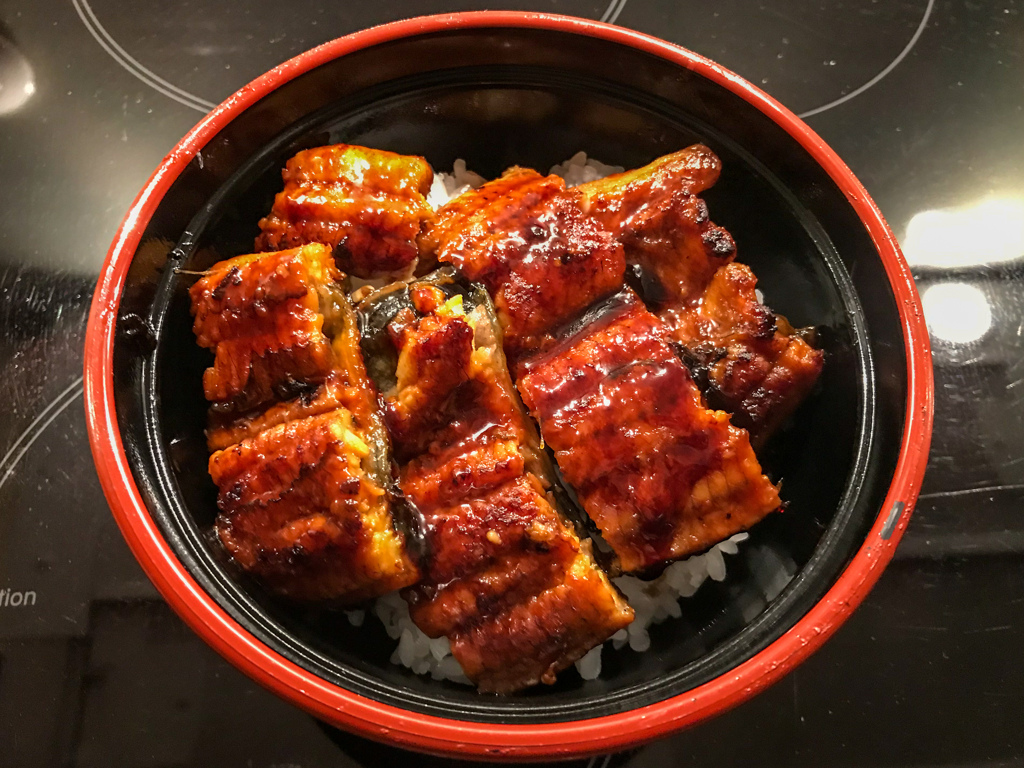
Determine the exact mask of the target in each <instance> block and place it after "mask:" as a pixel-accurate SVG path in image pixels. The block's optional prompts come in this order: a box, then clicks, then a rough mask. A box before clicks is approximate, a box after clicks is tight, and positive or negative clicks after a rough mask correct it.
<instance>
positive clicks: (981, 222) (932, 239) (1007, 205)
mask: <svg viewBox="0 0 1024 768" xmlns="http://www.w3.org/2000/svg"><path fill="white" fill-rule="evenodd" d="M903 253H904V254H905V255H906V257H907V261H908V262H909V263H910V265H911V266H928V267H972V266H979V265H982V264H997V263H1000V262H1004V261H1012V260H1013V259H1018V258H1020V257H1022V256H1024V200H1016V199H993V200H985V201H983V202H980V203H978V204H976V205H972V206H970V207H969V208H952V209H946V210H938V211H922V212H921V213H919V214H917V215H916V216H914V218H912V219H911V220H910V224H908V225H907V236H906V238H905V241H904V243H903Z"/></svg>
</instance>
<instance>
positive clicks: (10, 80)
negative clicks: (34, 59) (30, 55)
mask: <svg viewBox="0 0 1024 768" xmlns="http://www.w3.org/2000/svg"><path fill="white" fill-rule="evenodd" d="M35 92H36V81H35V75H34V74H33V72H32V67H31V65H29V63H28V59H26V58H25V57H24V56H23V55H22V53H21V51H19V50H18V49H17V48H15V47H14V43H12V42H10V41H9V40H7V39H5V38H3V37H0V115H7V114H10V113H12V112H17V111H18V110H19V109H21V108H22V107H23V106H25V103H26V102H27V101H28V100H29V99H30V98H32V94H34V93H35Z"/></svg>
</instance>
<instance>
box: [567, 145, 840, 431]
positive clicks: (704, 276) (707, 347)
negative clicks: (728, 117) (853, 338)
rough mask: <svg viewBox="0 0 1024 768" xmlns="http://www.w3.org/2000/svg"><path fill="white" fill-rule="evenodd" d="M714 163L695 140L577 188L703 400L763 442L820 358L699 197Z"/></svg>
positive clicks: (806, 385)
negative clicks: (759, 293)
mask: <svg viewBox="0 0 1024 768" xmlns="http://www.w3.org/2000/svg"><path fill="white" fill-rule="evenodd" d="M720 170H721V163H720V162H719V159H718V157H717V156H716V155H715V154H714V153H713V152H712V151H711V150H710V149H708V148H707V147H705V146H703V145H701V144H695V145H694V146H692V147H688V148H687V149H683V150H681V151H679V152H675V153H673V154H670V155H666V156H664V157H662V158H659V159H658V160H655V161H654V162H653V163H650V164H649V165H646V166H644V167H643V168H639V169H636V170H633V171H627V172H626V173H621V174H616V175H613V176H608V177H606V178H604V179H599V180H597V181H592V182H588V183H586V184H582V185H580V186H579V187H576V188H575V189H573V190H572V191H571V194H573V195H574V196H576V197H577V199H578V201H579V205H580V207H581V208H582V209H583V210H584V211H586V212H587V215H588V216H590V217H592V218H593V219H595V220H596V221H598V222H599V223H600V224H601V225H602V226H603V227H604V228H605V229H607V230H608V231H609V232H611V233H612V234H613V235H614V237H615V238H616V239H617V240H618V241H619V242H621V243H622V244H623V246H624V248H625V253H626V260H627V262H628V263H629V264H630V265H631V266H635V267H638V268H639V271H640V274H641V275H642V277H641V280H642V282H643V283H644V289H645V290H644V294H645V297H646V298H647V299H648V300H649V301H651V300H653V303H654V304H656V305H657V306H658V309H659V316H660V317H661V318H662V319H663V320H664V321H665V322H666V323H668V325H669V326H670V327H671V328H672V330H673V334H674V336H675V338H676V339H677V340H678V341H679V342H680V343H682V344H683V346H684V347H686V349H687V351H688V355H687V357H688V362H690V364H691V367H692V369H693V371H694V373H695V374H696V376H697V379H698V382H699V383H700V384H701V385H702V386H701V388H702V389H703V390H704V392H705V394H706V396H707V398H708V402H709V403H711V404H712V405H713V406H714V407H716V408H721V409H722V410H725V411H728V412H729V413H730V414H732V416H733V423H734V424H736V425H737V426H740V427H743V428H745V429H747V430H749V431H750V433H751V439H752V440H753V441H754V443H755V445H757V444H761V443H763V442H764V441H765V440H767V439H768V438H769V437H770V436H771V434H772V433H773V432H774V431H775V430H776V429H777V428H778V427H780V426H781V425H782V424H783V423H784V422H785V421H786V419H788V418H789V416H790V415H792V413H793V411H794V410H796V408H797V406H798V405H799V404H800V403H801V402H802V401H803V399H804V398H805V397H806V396H807V394H808V393H809V392H810V390H811V388H812V387H813V386H814V383H815V381H817V379H818V376H819V375H820V374H821V369H822V365H823V363H824V355H823V353H822V352H821V351H820V350H817V349H814V348H813V347H812V346H811V345H810V344H808V343H807V341H806V340H805V339H804V338H803V335H804V334H805V333H806V331H797V330H795V329H793V328H792V327H791V326H790V325H789V323H788V321H787V320H786V319H785V318H784V317H782V316H780V315H776V314H775V313H773V312H772V311H771V310H770V309H768V308H767V307H766V306H764V305H763V304H761V302H760V301H758V299H757V297H756V295H755V293H754V286H755V283H756V280H755V278H754V275H753V273H751V271H750V269H749V268H748V267H745V266H743V265H740V264H735V263H733V259H734V258H735V256H736V246H735V243H734V242H733V240H732V237H730V235H729V233H728V232H727V231H726V230H724V229H722V228H721V227H718V226H715V225H714V224H713V223H712V222H711V220H710V218H709V216H708V210H707V206H706V205H705V203H704V201H703V200H701V199H700V198H699V197H697V195H698V194H700V193H701V192H703V191H704V190H706V189H708V188H709V187H711V186H712V185H713V184H714V183H715V181H716V180H717V179H718V175H719V172H720Z"/></svg>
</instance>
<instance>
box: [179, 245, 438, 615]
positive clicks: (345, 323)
mask: <svg viewBox="0 0 1024 768" xmlns="http://www.w3.org/2000/svg"><path fill="white" fill-rule="evenodd" d="M342 277H343V276H342V274H341V273H340V272H339V271H338V269H337V267H335V265H334V263H333V259H332V258H331V253H330V250H329V249H328V248H326V247H325V246H322V245H310V246H305V247H303V248H296V249H292V250H288V251H280V252H276V253H267V254H257V255H250V256H239V257H237V258H234V259H229V260H227V261H224V262H220V263H219V264H216V265H214V266H213V267H212V268H211V269H210V270H209V271H208V272H207V274H206V276H205V277H203V278H202V279H200V280H199V281H198V282H197V283H196V284H195V285H194V286H193V287H192V289H191V298H192V311H193V314H194V316H195V326H194V330H195V333H196V338H197V339H198V341H199V343H200V345H201V346H204V347H207V348H209V349H211V350H212V351H213V352H214V359H215V362H214V365H213V367H211V368H210V369H209V370H207V372H206V375H205V376H204V389H205V391H206V395H207V398H208V399H210V400H213V401H214V405H213V407H212V409H211V410H212V411H213V413H212V414H211V428H210V429H209V430H208V443H209V445H210V449H211V450H212V451H213V455H212V456H211V457H210V463H209V470H210V476H211V477H212V478H213V481H214V483H215V484H216V485H217V487H218V489H219V496H218V506H219V508H220V514H219V515H218V517H217V521H216V530H217V534H218V536H219V538H220V540H221V542H222V543H223V545H224V547H225V549H226V550H227V551H228V552H229V553H230V554H231V556H232V558H233V559H234V560H235V562H237V563H238V564H239V565H240V566H241V567H242V568H243V569H244V570H246V571H247V572H249V573H251V574H253V575H254V576H256V577H257V578H259V579H260V580H261V581H262V582H263V583H264V584H265V585H266V586H267V587H268V588H269V589H270V590H271V591H273V592H276V593H278V594H281V595H285V596H287V597H290V598H294V599H298V600H307V601H313V600H317V601H330V602H333V603H337V604H340V605H348V604H354V603H357V602H360V601H362V600H365V599H367V598H370V597H374V596H377V595H381V594H384V593H386V592H390V591H392V590H394V589H398V588H400V587H404V586H407V585H409V584H411V583H413V582H414V581H415V580H416V579H417V578H418V570H417V568H416V566H415V565H414V564H413V563H412V561H411V560H410V558H409V556H408V554H407V553H406V549H405V543H404V537H403V536H402V534H400V533H399V532H397V531H396V530H395V527H394V522H393V520H392V517H391V512H390V506H389V504H390V502H389V494H388V484H389V461H388V456H387V435H386V433H385V431H384V426H383V422H382V420H381V417H380V415H379V414H378V413H377V410H376V403H375V399H374V398H375V395H374V391H373V387H372V384H371V383H370V382H369V380H368V379H367V377H366V372H365V370H364V368H363V362H362V356H361V352H360V349H359V337H358V329H357V327H356V323H355V315H354V312H353V310H352V308H351V306H350V305H349V304H348V300H347V299H346V298H345V295H344V292H343V291H342V290H341V286H340V282H341V280H342ZM296 390H297V391H298V394H295V393H296ZM286 393H290V394H292V395H294V396H293V397H292V398H291V399H289V400H284V401H279V400H278V397H279V395H283V394H286ZM254 404H255V405H254Z"/></svg>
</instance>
